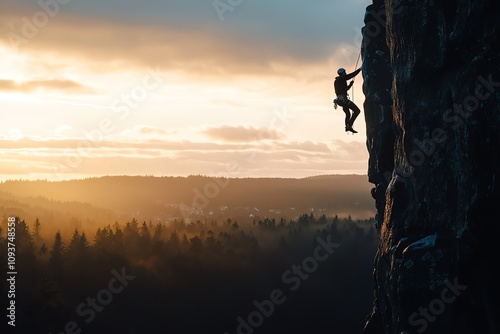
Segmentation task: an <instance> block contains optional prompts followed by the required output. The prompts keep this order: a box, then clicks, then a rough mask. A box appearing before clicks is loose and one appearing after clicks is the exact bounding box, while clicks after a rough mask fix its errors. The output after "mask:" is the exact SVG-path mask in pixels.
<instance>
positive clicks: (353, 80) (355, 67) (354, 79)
mask: <svg viewBox="0 0 500 334" xmlns="http://www.w3.org/2000/svg"><path fill="white" fill-rule="evenodd" d="M360 59H361V50H359V55H358V60H356V66H354V71H356V70H357V69H358V64H359V60H360ZM355 81H356V77H354V78H353V79H352V82H353V84H352V101H353V102H354V82H355Z"/></svg>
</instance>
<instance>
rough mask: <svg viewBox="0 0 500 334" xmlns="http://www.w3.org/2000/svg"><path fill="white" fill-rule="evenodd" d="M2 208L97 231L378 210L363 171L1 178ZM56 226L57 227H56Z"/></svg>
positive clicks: (50, 223)
mask: <svg viewBox="0 0 500 334" xmlns="http://www.w3.org/2000/svg"><path fill="white" fill-rule="evenodd" d="M0 212H3V213H5V214H6V215H7V216H9V215H10V216H21V217H23V218H24V219H25V220H26V221H34V220H35V219H36V218H39V219H40V220H42V221H44V222H45V224H46V225H47V230H46V232H50V234H53V233H55V232H56V231H57V230H60V231H61V233H63V235H66V236H70V235H71V233H72V232H73V230H74V229H75V228H79V229H80V230H82V229H84V230H85V231H86V232H87V233H90V232H92V233H93V232H94V231H95V229H96V228H97V227H100V226H102V222H106V223H114V222H115V221H116V222H119V223H125V222H127V221H128V220H130V219H131V218H135V219H137V220H138V221H140V222H142V221H147V222H149V221H152V222H155V223H156V222H171V221H174V220H185V221H196V220H202V221H203V220H205V219H217V220H221V221H222V220H226V219H233V220H234V219H236V220H238V221H239V222H240V223H251V222H252V221H253V220H254V219H260V218H261V219H264V218H275V219H278V220H279V219H280V218H281V217H283V218H285V219H297V217H298V216H299V215H301V214H303V213H309V212H313V213H314V214H316V215H320V214H325V215H327V216H332V217H333V216H334V215H338V216H339V217H347V216H348V215H350V216H351V217H352V218H355V219H356V218H360V219H367V218H370V217H373V216H374V215H375V209H374V206H373V199H372V197H371V196H370V184H369V183H368V182H367V177H366V176H363V175H329V176H316V177H310V178H303V179H284V178H283V179H282V178H243V179H236V178H233V179H227V178H210V177H204V176H190V177H141V176H115V177H110V176H109V177H102V178H89V179H82V180H71V181H61V182H48V181H23V180H18V181H6V182H3V183H0ZM56 227H57V228H56Z"/></svg>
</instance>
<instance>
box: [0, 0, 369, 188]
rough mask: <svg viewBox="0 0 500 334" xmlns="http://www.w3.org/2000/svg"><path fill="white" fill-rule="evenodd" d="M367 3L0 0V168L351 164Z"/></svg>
mask: <svg viewBox="0 0 500 334" xmlns="http://www.w3.org/2000/svg"><path fill="white" fill-rule="evenodd" d="M369 2H370V1H368V0H355V1H353V0H350V1H347V0H346V1H331V0H318V1H314V2H311V1H305V0H296V1H289V0H288V1H286V0H275V1H264V0H243V1H241V2H240V4H238V5H234V6H232V5H229V2H227V0H224V1H219V2H217V1H212V0H206V1H202V0H184V1H174V0H168V1H158V0H156V1H155V0H146V1H141V2H139V1H132V0H121V1H118V0H113V1H109V0H108V1H98V0H85V1H82V0H40V1H27V0H6V1H2V3H1V4H0V53H1V55H2V57H0V68H1V72H0V114H1V119H2V122H1V123H0V180H7V179H18V178H23V179H49V180H60V179H71V178H81V177H91V176H101V175H124V174H126V175H158V176H160V175H180V176H186V175H190V174H203V175H218V176H227V177H260V176H275V177H304V176H311V175H319V174H340V173H342V174H344V173H356V174H365V173H366V169H367V158H368V155H367V152H366V145H365V135H364V132H365V124H364V118H363V115H361V116H360V117H359V118H358V120H357V121H356V124H355V128H356V129H357V130H358V131H359V134H357V135H355V136H352V135H346V133H345V132H344V113H343V112H342V110H341V109H340V108H339V109H337V110H334V109H333V105H332V99H333V98H334V94H333V89H332V83H333V79H334V78H335V76H336V70H337V69H338V67H345V68H346V69H347V70H348V71H349V72H350V71H352V70H354V69H355V63H356V59H357V56H358V53H357V52H358V50H359V43H360V29H361V26H362V25H363V16H364V10H365V7H366V6H367V5H368V4H369ZM232 3H236V2H234V1H233V2H232ZM221 4H222V5H221ZM362 81H363V79H362V78H361V76H358V77H357V79H356V84H355V96H354V97H355V99H354V100H355V103H356V104H357V105H358V106H359V107H360V108H361V107H362V103H363V95H362V91H361V85H362Z"/></svg>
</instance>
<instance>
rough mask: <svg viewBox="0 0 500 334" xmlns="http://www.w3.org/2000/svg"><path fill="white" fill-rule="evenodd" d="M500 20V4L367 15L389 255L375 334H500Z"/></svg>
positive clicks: (383, 250)
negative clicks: (499, 243)
mask: <svg viewBox="0 0 500 334" xmlns="http://www.w3.org/2000/svg"><path fill="white" fill-rule="evenodd" d="M499 15H500V3H499V2H498V1H497V0H475V1H472V0H469V1H465V0H454V1H452V0H441V1H437V0H422V1H415V0H400V1H390V0H386V1H377V0H374V1H373V4H372V5H370V6H368V8H367V12H366V15H365V27H364V29H363V36H364V40H363V46H362V55H363V76H364V85H363V90H364V93H365V96H366V101H365V103H364V111H365V119H366V125H367V148H368V151H369V154H370V160H369V166H368V175H369V181H370V182H371V183H373V184H374V185H375V187H374V189H373V191H372V195H373V197H374V199H375V205H376V207H377V224H378V226H377V229H378V233H379V247H378V252H377V255H376V258H375V264H374V282H375V290H374V291H375V292H374V305H373V311H372V313H371V315H370V316H369V319H368V321H367V323H366V326H365V333H398V334H400V333H440V334H441V333H444V334H446V333H450V334H451V333H454V334H455V333H500V307H499V305H500V282H499V281H498V280H497V279H496V278H497V277H496V276H495V274H494V269H495V268H494V267H495V266H497V265H498V264H499V263H500V250H499V248H497V245H496V240H497V239H498V238H499V237H500V212H499V210H498V209H497V205H499V204H500V110H499V109H500V107H499V102H500V20H499Z"/></svg>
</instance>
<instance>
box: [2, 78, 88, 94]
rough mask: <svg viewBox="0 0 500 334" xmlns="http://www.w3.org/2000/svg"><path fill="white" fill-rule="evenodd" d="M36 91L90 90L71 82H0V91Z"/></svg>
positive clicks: (85, 91)
mask: <svg viewBox="0 0 500 334" xmlns="http://www.w3.org/2000/svg"><path fill="white" fill-rule="evenodd" d="M36 90H51V91H59V92H74V93H90V92H92V89H90V88H89V87H86V86H84V85H82V84H80V83H78V82H75V81H72V80H64V79H61V80H32V81H24V82H17V81H13V80H0V91H10V92H24V93H28V92H32V91H36Z"/></svg>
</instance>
